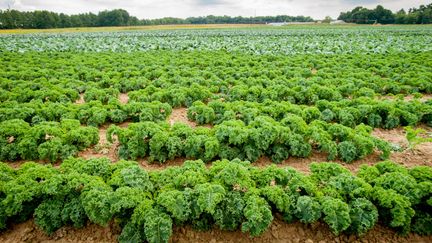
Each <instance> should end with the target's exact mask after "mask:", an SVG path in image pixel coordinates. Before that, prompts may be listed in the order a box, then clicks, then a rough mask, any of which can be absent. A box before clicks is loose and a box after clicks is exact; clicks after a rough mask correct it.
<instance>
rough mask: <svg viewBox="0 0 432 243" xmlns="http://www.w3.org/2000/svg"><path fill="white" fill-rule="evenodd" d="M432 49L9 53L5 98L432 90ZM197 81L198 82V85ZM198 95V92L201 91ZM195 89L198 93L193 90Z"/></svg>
mask: <svg viewBox="0 0 432 243" xmlns="http://www.w3.org/2000/svg"><path fill="white" fill-rule="evenodd" d="M431 53H432V52H424V53H418V54H407V53H394V54H388V55H378V54H375V55H361V54H356V55H340V56H325V55H311V56H306V55H296V56H281V55H274V56H269V55H264V56H252V55H246V54H236V55H233V54H229V53H226V52H168V51H159V52H150V53H103V54H91V53H88V54H73V53H61V54H53V53H26V54H16V53H4V54H3V55H2V56H1V57H0V81H1V82H0V88H1V89H0V101H2V102H4V101H17V102H20V103H24V102H30V101H32V100H40V101H43V102H48V101H50V102H63V103H67V102H74V101H75V100H77V99H78V98H79V94H80V93H84V99H85V100H86V101H91V100H99V101H101V102H103V103H106V102H107V101H108V100H109V98H116V97H118V94H119V93H127V92H130V91H133V92H130V95H131V97H132V100H134V101H155V100H157V101H161V102H167V103H169V104H171V105H172V106H180V105H190V104H191V102H192V101H195V100H197V99H200V100H201V101H205V100H206V99H208V98H212V95H213V96H217V97H219V98H224V99H226V100H229V101H236V100H247V101H257V102H262V101H264V100H266V99H271V100H278V101H290V102H292V103H296V104H309V105H311V104H315V103H316V101H317V100H321V99H325V100H329V101H339V100H343V99H346V98H356V97H361V96H368V97H374V96H380V95H387V94H395V95H396V94H410V93H426V94H427V93H431V92H432V79H431V78H432V77H431V75H430V73H431V72H432V66H431V65H430V63H429V62H424V60H429V59H431V58H432V57H431ZM191 86H192V87H191ZM196 93H200V94H199V95H200V96H199V97H195V98H194V97H193V95H198V94H196ZM191 96H192V97H191Z"/></svg>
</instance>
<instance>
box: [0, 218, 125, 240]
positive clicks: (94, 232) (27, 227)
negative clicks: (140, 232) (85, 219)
mask: <svg viewBox="0 0 432 243" xmlns="http://www.w3.org/2000/svg"><path fill="white" fill-rule="evenodd" d="M120 233H121V229H120V227H118V226H116V225H115V224H110V225H109V226H108V227H105V228H104V227H101V226H98V225H96V224H90V223H89V224H88V225H86V226H85V227H84V228H81V229H75V228H73V227H71V226H65V227H63V228H61V229H59V230H57V231H56V232H54V233H53V234H52V235H51V236H48V235H46V234H45V233H44V232H43V231H42V230H40V229H39V228H38V227H37V226H36V225H35V223H34V221H33V220H28V221H26V222H24V223H20V224H15V225H12V227H10V228H9V229H7V230H6V231H5V232H1V233H0V242H4V243H15V242H44V243H48V242H117V237H118V235H119V234H120Z"/></svg>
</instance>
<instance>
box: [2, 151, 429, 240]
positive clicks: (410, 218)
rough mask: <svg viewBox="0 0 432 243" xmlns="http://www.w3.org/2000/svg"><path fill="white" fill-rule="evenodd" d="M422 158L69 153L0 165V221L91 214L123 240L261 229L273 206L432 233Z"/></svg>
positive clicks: (349, 225)
mask: <svg viewBox="0 0 432 243" xmlns="http://www.w3.org/2000/svg"><path fill="white" fill-rule="evenodd" d="M423 169H424V168H423V167H414V168H411V169H406V168H405V167H402V166H400V165H397V164H395V163H393V162H390V161H386V162H381V163H378V164H376V165H374V166H363V167H362V168H361V169H360V171H359V176H358V177H356V176H354V175H353V174H352V173H350V172H349V171H348V170H347V169H345V168H344V167H342V166H341V165H339V164H335V163H313V164H311V168H310V170H311V172H312V173H311V174H310V175H304V174H302V173H300V172H298V171H296V170H295V169H293V168H289V167H288V168H278V167H276V166H269V167H265V168H258V167H253V166H251V164H250V163H249V162H245V161H240V160H233V161H228V160H222V161H217V162H214V163H213V166H212V167H210V168H206V166H205V164H204V163H203V162H202V161H186V162H185V163H184V164H183V165H182V166H180V167H170V168H166V169H164V170H160V171H152V172H151V173H150V174H148V173H147V172H146V171H145V170H143V169H141V168H139V166H138V164H137V163H136V162H133V161H119V162H117V163H114V164H109V163H108V164H107V161H105V159H102V158H101V159H91V160H82V159H69V160H68V161H65V163H64V165H62V166H61V167H60V168H57V169H55V168H53V167H52V166H42V165H38V164H35V163H25V164H23V165H22V166H21V168H20V169H18V170H13V169H11V168H9V167H7V166H5V164H0V174H1V175H2V177H1V178H2V179H1V180H0V205H1V207H0V220H1V221H0V227H1V228H5V227H7V224H8V223H9V222H11V221H21V220H26V219H28V218H30V217H31V216H32V215H34V218H35V222H36V224H37V225H38V226H39V227H40V228H41V229H42V230H44V231H45V232H47V233H48V234H52V233H53V232H54V231H56V230H57V229H58V228H60V227H62V226H64V225H72V226H74V227H83V226H84V225H85V224H86V222H87V221H90V222H93V223H97V224H99V225H107V224H108V222H110V221H112V220H114V221H115V222H117V223H118V224H119V225H120V226H121V227H123V230H122V233H121V235H120V237H119V241H121V242H136V241H148V242H167V241H168V240H169V239H170V236H171V234H172V226H173V224H179V225H181V224H189V225H192V226H193V227H194V228H195V229H197V230H209V229H211V228H212V227H213V225H217V226H218V227H219V228H221V229H224V230H236V229H238V228H239V227H240V226H241V229H242V231H244V232H249V233H250V235H251V236H258V235H260V234H262V233H263V232H264V231H266V230H267V229H268V227H269V226H270V224H271V222H272V221H273V217H274V216H275V215H278V214H279V215H280V216H282V217H283V218H284V219H285V221H287V222H292V221H295V220H299V221H300V222H302V223H307V224H311V223H314V222H317V221H322V222H325V223H326V224H328V226H329V227H330V229H331V230H332V232H333V233H334V234H335V235H338V234H340V233H342V232H347V233H352V234H356V235H364V234H365V233H366V232H368V231H369V230H370V229H372V228H373V227H374V225H376V223H377V222H378V217H379V219H380V222H382V223H384V224H385V225H387V226H389V227H392V228H394V229H395V230H397V231H398V232H401V233H404V234H405V233H409V232H411V231H412V232H416V233H418V234H422V235H429V234H431V230H430V223H431V216H430V213H429V211H430V209H431V206H432V199H431V198H432V196H431V195H432V181H430V178H429V176H428V173H429V170H428V169H425V170H423Z"/></svg>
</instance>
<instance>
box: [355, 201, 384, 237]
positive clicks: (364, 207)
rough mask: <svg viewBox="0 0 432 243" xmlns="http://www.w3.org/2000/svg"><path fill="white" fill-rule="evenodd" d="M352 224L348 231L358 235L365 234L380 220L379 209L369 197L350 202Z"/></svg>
mask: <svg viewBox="0 0 432 243" xmlns="http://www.w3.org/2000/svg"><path fill="white" fill-rule="evenodd" d="M349 207H350V212H349V214H350V218H351V225H350V227H349V228H348V231H349V232H351V233H355V234H357V235H363V234H365V233H366V232H367V231H369V230H370V229H372V228H373V227H374V226H375V224H376V222H377V221H378V210H377V208H376V207H375V205H373V204H372V202H370V201H369V200H367V199H364V198H357V199H354V200H353V201H351V202H350V204H349Z"/></svg>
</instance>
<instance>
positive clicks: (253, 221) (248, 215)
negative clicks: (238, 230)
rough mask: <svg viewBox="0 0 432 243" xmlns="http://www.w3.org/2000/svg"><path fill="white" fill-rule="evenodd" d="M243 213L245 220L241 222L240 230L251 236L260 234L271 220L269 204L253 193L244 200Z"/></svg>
mask: <svg viewBox="0 0 432 243" xmlns="http://www.w3.org/2000/svg"><path fill="white" fill-rule="evenodd" d="M243 213H244V217H245V219H246V221H245V222H243V224H242V231H243V232H249V233H250V235H251V236H258V235H260V234H262V233H263V232H264V231H266V230H267V228H268V227H269V226H270V224H271V222H272V221H273V216H272V213H271V210H270V206H269V205H268V204H267V202H266V201H265V200H264V199H262V198H260V197H258V196H255V195H252V196H250V197H249V198H248V199H247V200H246V206H245V208H244V210H243Z"/></svg>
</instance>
